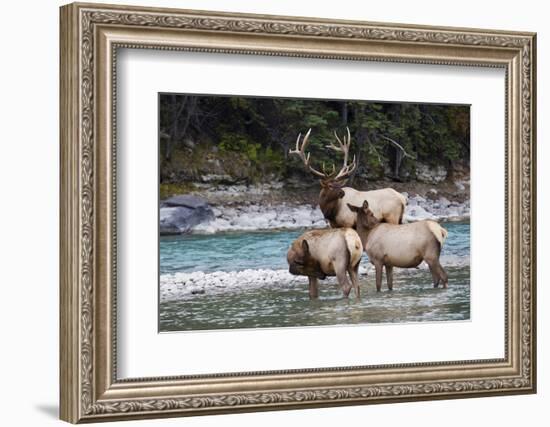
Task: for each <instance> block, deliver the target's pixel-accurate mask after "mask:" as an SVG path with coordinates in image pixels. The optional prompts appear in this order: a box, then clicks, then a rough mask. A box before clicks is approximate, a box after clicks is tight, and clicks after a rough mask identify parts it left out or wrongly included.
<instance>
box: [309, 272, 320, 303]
mask: <svg viewBox="0 0 550 427" xmlns="http://www.w3.org/2000/svg"><path fill="white" fill-rule="evenodd" d="M308 279H309V299H315V298H318V297H319V290H318V288H317V278H316V277H311V276H308Z"/></svg>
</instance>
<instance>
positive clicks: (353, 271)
mask: <svg viewBox="0 0 550 427" xmlns="http://www.w3.org/2000/svg"><path fill="white" fill-rule="evenodd" d="M348 274H349V277H350V278H351V284H352V285H353V289H355V297H356V298H359V297H360V296H361V295H360V292H359V263H357V265H356V266H355V267H350V268H349V269H348Z"/></svg>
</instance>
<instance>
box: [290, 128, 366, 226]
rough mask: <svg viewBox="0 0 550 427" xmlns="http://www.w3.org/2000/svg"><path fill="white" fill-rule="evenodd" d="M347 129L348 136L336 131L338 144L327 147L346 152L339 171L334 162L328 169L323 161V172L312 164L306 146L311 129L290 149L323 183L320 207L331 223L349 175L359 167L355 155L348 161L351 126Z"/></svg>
mask: <svg viewBox="0 0 550 427" xmlns="http://www.w3.org/2000/svg"><path fill="white" fill-rule="evenodd" d="M346 130H347V136H344V137H343V141H342V140H341V139H340V137H339V136H338V134H337V133H336V131H335V132H334V136H335V138H336V141H337V143H338V145H334V144H333V143H331V144H329V145H327V148H330V149H331V150H333V151H335V152H337V153H343V154H344V162H343V164H342V167H341V168H340V170H339V171H338V172H337V171H336V167H335V166H334V163H333V164H332V170H327V169H326V168H325V164H324V163H323V171H322V172H321V171H319V170H317V169H315V168H314V167H313V166H311V164H310V161H311V153H309V152H308V153H306V147H307V144H308V143H309V135H310V134H311V129H309V130H308V132H307V133H306V135H305V136H304V139H303V141H302V142H301V143H300V138H301V136H302V134H301V133H300V134H299V135H298V138H297V139H296V148H295V149H294V150H289V154H295V155H297V156H298V157H299V158H300V159H301V160H302V162H303V164H304V166H305V168H306V170H308V171H309V172H311V173H312V174H313V175H315V176H317V177H319V178H320V180H319V182H320V184H321V193H320V194H319V207H320V208H321V211H322V212H323V215H324V216H325V218H326V219H327V220H329V221H330V222H331V224H332V222H333V220H334V219H335V218H336V213H337V212H338V203H339V199H341V198H342V197H344V194H345V193H344V190H343V189H342V188H343V187H344V185H345V183H346V181H347V180H348V178H349V176H350V175H351V174H352V173H353V171H354V170H355V168H356V167H357V163H356V162H355V156H353V160H352V162H351V163H348V160H349V147H350V145H351V135H350V131H349V128H347V127H346Z"/></svg>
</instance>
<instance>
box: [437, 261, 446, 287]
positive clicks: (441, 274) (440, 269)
mask: <svg viewBox="0 0 550 427" xmlns="http://www.w3.org/2000/svg"><path fill="white" fill-rule="evenodd" d="M435 268H436V270H437V274H438V276H439V278H440V279H441V283H443V288H444V289H447V287H448V286H449V276H448V275H447V272H446V271H445V270H444V269H443V267H442V266H441V264H440V263H439V261H437V262H436V264H435Z"/></svg>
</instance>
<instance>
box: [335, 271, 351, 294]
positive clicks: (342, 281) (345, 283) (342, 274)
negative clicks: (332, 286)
mask: <svg viewBox="0 0 550 427" xmlns="http://www.w3.org/2000/svg"><path fill="white" fill-rule="evenodd" d="M336 278H337V279H338V284H339V285H340V287H341V288H342V292H344V298H347V297H348V296H349V293H350V292H351V285H350V283H349V280H348V277H347V276H346V270H345V269H344V270H337V271H336Z"/></svg>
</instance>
